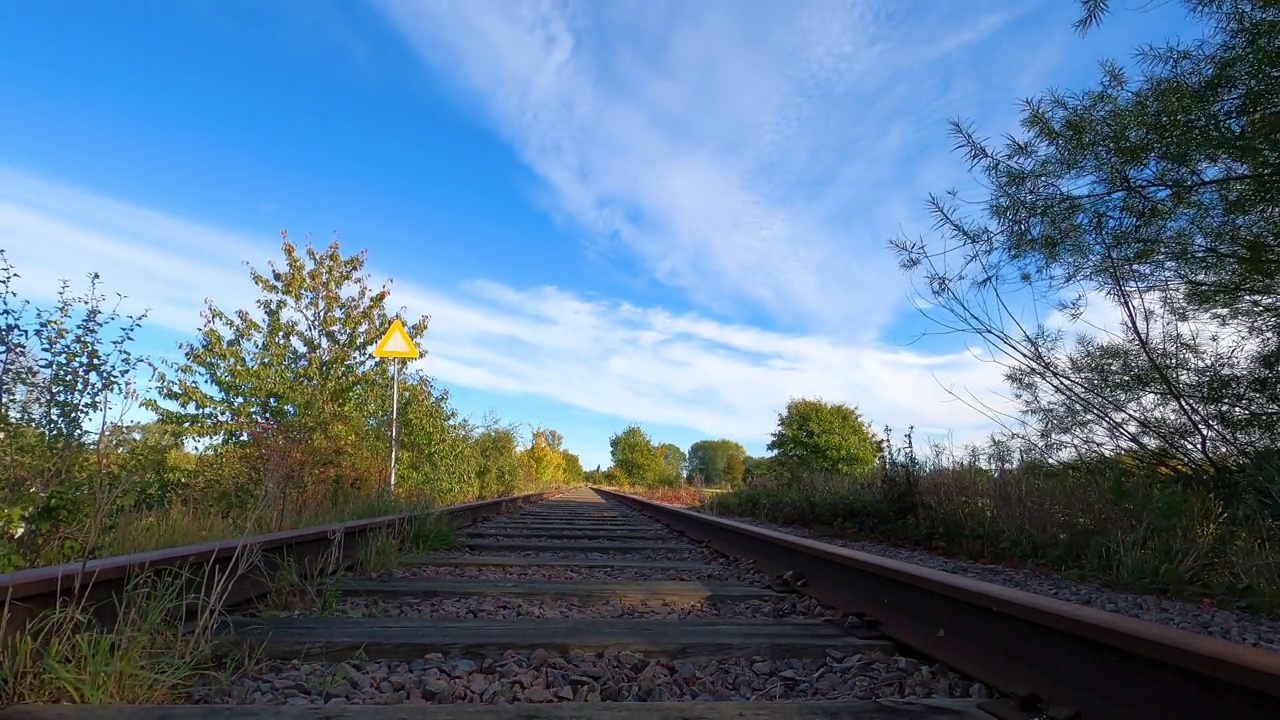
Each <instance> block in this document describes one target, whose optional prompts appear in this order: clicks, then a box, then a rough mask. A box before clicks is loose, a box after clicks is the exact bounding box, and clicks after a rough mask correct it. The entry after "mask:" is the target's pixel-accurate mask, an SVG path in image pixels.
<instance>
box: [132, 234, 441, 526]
mask: <svg viewBox="0 0 1280 720" xmlns="http://www.w3.org/2000/svg"><path fill="white" fill-rule="evenodd" d="M281 236H282V238H283V253H284V264H283V267H277V265H276V264H275V263H274V262H273V263H271V264H270V270H269V272H267V273H262V272H259V271H257V270H255V269H253V268H252V267H250V268H249V272H250V277H251V278H252V280H253V282H254V284H255V285H257V286H258V288H259V289H260V290H261V291H262V296H261V298H259V300H258V301H257V303H256V304H257V313H256V314H255V313H253V312H251V311H249V310H247V309H241V310H238V311H235V312H233V313H228V312H225V311H223V310H221V309H219V308H218V307H217V306H216V305H214V304H213V302H212V301H209V302H208V303H207V309H206V311H205V312H204V313H203V317H204V320H205V325H204V328H203V330H202V332H201V334H200V338H199V340H197V341H195V342H187V343H181V344H180V345H179V349H180V350H181V351H182V355H183V360H182V361H181V362H165V363H162V365H161V367H158V368H157V373H156V382H157V396H158V400H153V401H150V402H149V407H150V408H151V409H152V410H153V411H154V412H155V413H156V414H157V416H158V417H159V419H160V421H161V422H163V423H165V424H170V425H179V426H181V427H184V428H186V429H187V431H188V432H189V433H190V434H191V435H192V436H194V437H197V438H209V439H212V440H214V441H215V442H220V443H224V444H225V443H248V444H250V445H251V446H253V447H256V448H259V449H260V450H261V452H262V453H264V454H262V455H261V463H262V469H263V470H264V471H270V473H271V474H272V475H273V476H274V477H273V480H275V481H278V483H279V484H280V488H279V490H280V492H281V493H282V499H281V503H282V505H281V506H282V507H283V503H284V502H285V499H284V497H285V496H287V495H289V494H292V495H294V496H298V495H300V494H302V493H304V490H303V488H304V487H305V486H307V485H308V484H310V483H313V482H322V483H323V484H324V485H326V486H327V488H311V489H308V490H306V491H305V492H315V491H317V490H319V491H322V492H323V491H325V490H326V489H327V491H328V492H330V493H334V492H339V491H341V490H342V489H343V488H344V487H347V486H351V487H354V486H359V485H361V484H367V483H369V482H370V481H371V480H376V479H377V478H378V477H379V476H380V474H374V473H372V472H369V471H370V470H371V468H370V467H368V466H369V463H370V462H372V460H368V459H367V457H368V454H369V453H370V452H372V451H373V448H374V447H376V446H377V445H382V442H378V443H377V445H375V444H374V442H372V441H371V436H370V433H371V432H375V431H376V432H377V433H378V435H381V436H382V437H385V435H383V433H384V432H385V427H379V426H378V425H376V424H375V425H371V423H370V420H371V419H374V418H382V417H385V416H387V415H389V410H390V404H389V402H387V403H385V404H384V403H382V402H381V399H382V398H383V397H384V396H385V395H387V394H389V391H390V386H391V377H390V375H391V373H390V368H389V367H388V365H387V363H385V362H379V361H377V360H376V359H375V358H373V357H372V356H371V355H370V348H371V347H372V346H373V345H374V344H375V343H376V342H377V341H378V339H379V337H380V336H381V334H382V333H383V332H384V331H385V330H386V328H387V327H388V326H389V325H390V322H391V319H392V316H391V314H390V313H389V312H388V311H387V309H386V300H387V297H388V295H389V290H388V287H387V286H386V285H384V286H383V287H382V288H381V289H379V290H374V289H372V288H371V287H370V286H369V284H368V276H367V275H364V274H362V270H363V268H364V263H365V252H364V251H361V252H359V253H357V254H355V255H352V256H349V257H345V256H344V255H343V254H342V251H341V248H340V246H339V244H338V241H337V239H336V238H335V240H334V241H333V242H332V243H330V245H329V246H328V248H327V249H325V250H323V251H317V250H316V249H315V248H313V247H311V246H308V247H307V248H306V250H305V252H304V253H299V252H298V250H297V248H296V247H295V246H294V245H293V244H292V243H291V242H289V240H288V235H287V233H284V232H282V233H281ZM428 320H429V318H427V317H426V316H423V317H421V318H420V319H418V320H416V321H414V322H412V323H410V324H409V326H408V327H407V330H408V332H409V334H410V336H413V337H420V336H421V335H422V334H423V333H424V332H425V331H426V328H427V323H428ZM415 387H416V385H415V383H414V382H413V381H409V382H407V383H406V387H405V390H406V398H405V399H406V411H407V413H408V415H409V416H410V417H411V416H412V412H413V411H412V409H411V408H412V406H414V405H415V404H416V403H415V401H414V398H415V396H416V395H415V390H414V388H415ZM421 392H422V393H426V395H430V391H429V389H427V388H425V387H423V388H421ZM419 394H421V393H419ZM424 397H425V396H424ZM388 399H389V398H388ZM426 402H428V403H430V402H431V400H427V401H426ZM162 403H168V404H169V405H165V404H162ZM384 408H385V409H384ZM410 422H411V421H410ZM383 425H384V426H385V421H384V423H383ZM406 439H408V438H406ZM379 440H381V438H379ZM378 452H383V450H382V449H381V448H379V450H378ZM360 453H364V454H365V455H366V458H365V459H363V460H362V459H361V458H359V457H356V455H358V454H360ZM382 466H384V467H385V462H384V463H382ZM248 480H249V481H250V482H252V479H248Z"/></svg>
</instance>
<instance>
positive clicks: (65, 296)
mask: <svg viewBox="0 0 1280 720" xmlns="http://www.w3.org/2000/svg"><path fill="white" fill-rule="evenodd" d="M17 277H18V274H17V272H16V271H15V269H14V267H13V266H12V265H10V264H9V262H8V260H7V258H6V257H5V255H4V252H3V250H0V462H3V463H4V465H5V470H6V472H5V477H6V482H5V483H4V485H3V487H0V493H2V495H0V569H8V568H13V567H16V566H21V565H25V564H29V563H42V562H50V563H52V562H62V561H67V560H71V559H74V558H80V557H87V556H91V555H92V554H93V553H94V551H95V549H96V545H97V543H98V542H99V540H101V539H102V538H103V535H104V533H105V532H107V531H108V530H109V528H110V525H111V524H112V523H113V522H114V513H115V511H116V510H117V509H118V504H119V502H120V501H121V497H122V496H123V495H124V494H125V493H126V492H127V487H126V486H125V481H126V480H128V479H129V478H128V476H125V475H122V474H121V472H120V471H119V467H118V465H117V464H116V463H115V462H114V460H115V458H114V451H115V448H114V445H113V438H114V437H115V436H116V435H117V434H118V433H117V431H116V427H117V426H118V425H119V417H120V416H121V415H122V414H123V413H124V412H125V411H126V410H127V409H128V406H129V404H130V403H131V402H132V401H133V399H134V397H135V393H134V390H133V384H134V382H135V379H136V378H135V371H136V369H137V368H138V364H139V360H138V358H137V357H136V356H135V355H134V354H133V351H132V345H133V339H134V334H135V333H136V331H137V330H138V328H139V326H140V323H141V319H142V318H141V317H129V316H122V315H120V314H119V312H118V311H117V307H118V306H117V307H112V306H109V305H107V304H106V297H105V295H104V294H103V293H102V292H101V290H100V279H99V276H98V275H97V274H96V273H94V274H91V275H90V276H89V289H88V291H87V292H85V293H83V294H76V293H74V292H72V290H71V287H70V283H68V282H66V281H64V282H62V283H61V287H60V288H59V290H58V296H57V300H56V301H55V302H54V303H53V304H52V306H51V307H38V306H32V305H30V304H29V303H27V302H25V301H21V300H19V299H18V295H17V292H16V291H15V290H14V289H13V280H14V279H15V278H17Z"/></svg>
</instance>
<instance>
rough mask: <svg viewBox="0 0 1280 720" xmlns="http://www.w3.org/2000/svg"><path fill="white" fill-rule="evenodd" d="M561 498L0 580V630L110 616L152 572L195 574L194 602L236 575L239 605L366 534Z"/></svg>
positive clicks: (331, 562) (347, 559)
mask: <svg viewBox="0 0 1280 720" xmlns="http://www.w3.org/2000/svg"><path fill="white" fill-rule="evenodd" d="M561 492H563V491H562V490H552V491H548V492H539V493H528V494H525V495H513V496H509V497H502V498H495V499H493V500H480V501H477V502H471V503H466V504H462V505H450V506H446V507H442V508H437V509H435V510H432V511H429V512H426V513H418V514H412V513H410V514H399V515H384V516H381V517H374V518H366V519H362V520H349V521H344V522H335V523H329V524H326V525H316V526H312V527H307V528H300V529H297V530H284V531H280V532H273V533H266V534H262V535H252V536H247V537H243V538H233V539H227V540H216V541H210V542H204V543H199V544H196V545H186V546H182V547H176V548H169V549H165V550H152V551H148V552H140V553H133V554H129V555H117V556H114V557H107V558H100V559H96V560H88V561H84V562H75V563H67V564H64V565H53V566H47V567H37V568H29V569H26V570H18V571H16V572H10V573H0V611H2V612H3V615H0V619H2V622H0V625H3V627H4V632H5V634H9V633H13V632H15V631H17V630H18V629H19V628H21V627H22V626H23V625H25V624H26V622H28V621H29V620H30V619H31V618H32V617H35V616H36V615H37V614H39V613H40V612H42V611H44V610H46V609H48V608H51V607H54V606H56V605H57V604H58V603H59V602H60V601H62V600H64V599H66V598H83V599H86V600H87V601H88V602H89V603H90V604H92V605H94V606H95V607H96V608H97V609H98V612H99V614H100V615H102V616H103V617H107V616H110V615H111V613H112V612H113V608H112V605H111V603H104V602H101V601H103V600H110V599H112V598H115V597H119V596H120V595H122V594H123V593H124V591H125V589H126V588H127V587H128V583H129V582H130V581H131V580H132V579H134V578H136V577H138V576H139V575H140V574H142V573H144V572H146V571H153V570H164V569H176V570H195V569H198V570H199V571H200V572H199V576H198V577H193V578H189V581H190V582H189V585H190V587H189V591H190V592H192V593H196V594H197V595H196V596H197V597H198V596H203V595H204V594H205V593H207V592H209V591H210V590H211V588H212V586H213V584H214V583H216V582H217V581H218V579H219V578H227V577H228V573H234V581H233V582H231V586H230V587H229V588H227V592H226V598H225V603H226V604H235V603H239V602H244V601H245V600H249V599H252V598H254V597H257V596H259V595H261V594H263V593H264V592H266V591H268V590H269V589H270V587H271V582H270V580H271V577H272V575H273V574H275V573H276V572H278V571H279V570H280V569H281V568H282V567H284V565H285V564H286V563H287V562H291V563H293V564H295V566H296V565H298V564H301V565H302V566H304V567H306V566H312V567H315V566H316V565H317V564H318V563H324V564H326V566H329V567H332V568H333V569H337V568H339V567H343V566H346V565H348V564H349V563H351V562H352V561H353V560H354V558H355V556H356V552H357V551H358V548H359V541H360V540H361V539H363V538H364V537H366V536H368V535H369V534H371V533H378V532H382V531H389V530H392V529H394V528H397V527H399V526H401V525H403V524H405V523H407V522H410V521H413V520H416V519H420V518H425V517H431V516H437V517H443V518H446V519H448V520H449V522H450V524H451V525H452V526H453V527H463V526H466V525H470V524H472V523H474V522H476V521H478V520H481V519H484V518H486V517H490V516H492V515H496V514H500V513H504V512H508V511H510V510H513V509H515V508H517V507H520V506H523V505H528V504H530V503H534V502H538V501H539V500H544V499H547V498H549V497H553V496H555V495H558V494H560V493H561ZM256 553H261V555H260V557H259V558H258V561H257V562H256V565H255V566H254V567H252V568H247V569H244V568H242V570H247V571H242V572H236V568H237V564H240V565H241V566H242V565H243V564H244V562H245V560H246V558H247V557H250V556H253V555H254V554H256Z"/></svg>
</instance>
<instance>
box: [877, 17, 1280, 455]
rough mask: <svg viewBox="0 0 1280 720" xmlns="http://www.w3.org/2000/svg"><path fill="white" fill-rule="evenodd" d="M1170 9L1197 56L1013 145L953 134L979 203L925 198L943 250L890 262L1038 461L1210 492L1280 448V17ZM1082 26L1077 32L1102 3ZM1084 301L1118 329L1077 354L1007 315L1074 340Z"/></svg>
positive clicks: (1138, 77)
mask: <svg viewBox="0 0 1280 720" xmlns="http://www.w3.org/2000/svg"><path fill="white" fill-rule="evenodd" d="M1183 5H1184V6H1185V7H1186V8H1187V9H1188V11H1189V13H1190V14H1191V16H1192V17H1193V18H1194V19H1195V20H1197V21H1199V22H1200V23H1202V26H1203V28H1202V29H1203V30H1204V39H1203V40H1200V39H1196V40H1191V41H1185V42H1184V41H1177V42H1174V43H1171V44H1168V45H1165V46H1163V47H1157V46H1151V47H1144V48H1142V49H1141V50H1140V51H1139V53H1138V59H1139V64H1140V67H1141V70H1140V71H1139V72H1133V73H1130V72H1126V71H1125V70H1124V69H1122V68H1121V67H1120V66H1119V65H1118V64H1116V63H1114V62H1106V63H1104V64H1103V66H1102V76H1101V78H1100V80H1099V81H1098V82H1097V83H1096V84H1095V85H1093V86H1092V87H1090V88H1088V89H1086V90H1084V91H1081V92H1072V93H1068V92H1059V91H1050V92H1044V93H1041V94H1039V95H1037V96H1036V97H1034V98H1031V99H1029V100H1027V101H1025V102H1024V103H1023V110H1022V133H1021V134H1020V136H1018V137H1008V138H1006V139H1005V140H1004V141H1003V142H1001V143H992V142H988V141H986V140H983V139H981V138H980V137H979V136H978V135H977V131H976V130H975V129H974V128H973V127H972V126H971V125H969V124H966V123H961V122H955V123H953V131H952V132H953V136H954V138H955V140H956V144H957V147H958V149H959V150H960V151H961V152H962V153H963V155H964V156H965V159H966V161H967V162H968V163H969V164H970V166H971V168H972V169H973V170H974V171H975V173H976V174H977V175H978V177H979V180H980V184H981V185H982V186H983V187H984V188H987V189H988V191H989V195H988V197H987V198H986V199H985V200H984V201H982V202H977V203H975V202H968V201H961V200H959V198H958V197H957V196H956V195H955V193H949V194H948V195H947V196H946V197H945V198H944V197H938V196H932V197H931V198H930V201H929V205H930V208H931V210H932V212H933V214H934V216H935V218H936V220H937V225H938V227H939V228H941V230H942V234H943V235H942V237H941V238H940V239H939V242H936V243H932V242H926V241H925V240H922V239H907V238H902V239H899V240H896V241H894V242H893V245H894V247H895V248H896V249H897V251H898V252H899V255H900V258H901V261H902V265H903V267H904V268H906V269H908V270H912V271H919V272H920V273H921V275H922V278H923V279H924V281H925V284H926V285H927V288H928V291H927V292H928V295H929V297H928V300H929V302H930V304H931V307H932V308H934V310H932V311H931V312H933V313H934V315H935V318H936V319H937V320H938V322H939V323H941V324H942V325H943V326H944V327H945V328H946V329H947V330H948V331H950V332H956V331H960V332H968V333H973V334H976V335H977V336H979V337H981V338H982V339H983V340H984V341H985V342H987V343H988V344H990V345H991V346H992V347H993V348H994V349H995V350H997V351H998V354H997V357H1005V358H1007V360H1005V362H1007V366H1006V367H1007V372H1006V379H1007V381H1008V382H1009V384H1010V386H1011V388H1012V390H1013V393H1012V397H1013V399H1014V401H1015V402H1016V403H1017V404H1018V406H1019V408H1020V410H1021V414H1022V418H1023V419H1024V420H1025V422H1026V424H1027V427H1026V428H1025V434H1026V435H1027V436H1028V438H1029V440H1030V441H1031V442H1034V443H1035V444H1036V445H1038V446H1039V447H1041V448H1042V449H1044V450H1046V451H1048V452H1051V453H1057V454H1067V453H1072V454H1089V455H1093V456H1099V457H1105V456H1111V455H1114V454H1116V453H1121V452H1123V453H1126V454H1128V455H1130V456H1131V457H1134V458H1136V459H1139V460H1140V461H1141V462H1142V463H1144V464H1146V465H1149V466H1153V467H1154V466H1158V465H1161V464H1163V463H1165V462H1166V461H1167V460H1169V459H1170V458H1172V459H1173V460H1175V461H1176V462H1178V463H1180V464H1182V465H1183V466H1186V467H1195V468H1199V469H1200V470H1201V471H1202V472H1210V473H1212V472H1218V471H1219V470H1220V469H1221V467H1222V466H1223V465H1230V464H1234V463H1236V462H1239V461H1240V460H1241V459H1243V458H1246V457H1247V456H1249V455H1250V454H1251V453H1254V452H1259V451H1268V450H1271V449H1274V448H1276V447H1280V423H1276V421H1275V419H1276V416H1277V414H1280V232H1277V229H1278V224H1280V219H1278V218H1280V215H1278V214H1277V211H1278V208H1280V204H1278V203H1277V198H1278V197H1280V171H1277V163H1278V162H1280V161H1278V160H1277V158H1280V132H1277V121H1276V115H1275V107H1276V98H1277V97H1280V45H1278V44H1277V43H1276V42H1275V38H1276V37H1277V35H1278V34H1280V7H1278V6H1277V5H1276V4H1275V3H1273V2H1233V3H1224V2H1219V1H1218V0H1187V1H1185V2H1183ZM1082 10H1083V13H1082V15H1083V16H1082V18H1081V21H1080V23H1079V25H1078V27H1079V29H1081V30H1082V31H1083V30H1086V29H1088V28H1090V27H1092V26H1094V25H1096V24H1098V23H1099V22H1100V21H1101V18H1102V17H1103V15H1105V12H1106V3H1105V2H1101V1H1100V0H1086V2H1084V3H1082ZM965 208H977V212H976V213H974V214H972V215H970V214H968V213H966V212H965ZM1091 298H1092V299H1093V300H1094V301H1095V302H1097V301H1099V300H1105V301H1108V302H1109V303H1110V304H1112V305H1114V306H1115V308H1116V309H1117V310H1118V318H1117V320H1118V327H1117V328H1116V329H1114V330H1106V331H1101V330H1097V329H1095V328H1091V327H1089V326H1088V325H1083V326H1081V325H1075V327H1076V328H1079V329H1081V330H1084V331H1086V332H1085V334H1083V335H1079V336H1077V337H1071V336H1070V335H1069V334H1068V333H1067V332H1064V331H1061V330H1059V329H1057V328H1055V327H1053V326H1047V325H1044V324H1039V323H1031V322H1028V318H1026V317H1020V316H1019V315H1018V313H1017V312H1015V311H1014V310H1013V309H1012V308H1020V307H1024V306H1025V305H1027V304H1028V302H1035V303H1037V304H1046V305H1047V304H1052V305H1053V306H1054V307H1055V309H1056V310H1058V311H1059V312H1060V313H1061V314H1062V315H1061V316H1063V317H1066V318H1067V319H1068V320H1071V321H1075V322H1084V321H1083V320H1080V318H1081V315H1082V313H1083V312H1084V310H1085V309H1086V307H1087V305H1088V302H1089V300H1090V299H1091ZM1038 314H1039V315H1041V316H1043V315H1048V314H1049V313H1048V312H1047V311H1044V310H1042V311H1041V312H1040V313H1038Z"/></svg>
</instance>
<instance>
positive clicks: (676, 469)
mask: <svg viewBox="0 0 1280 720" xmlns="http://www.w3.org/2000/svg"><path fill="white" fill-rule="evenodd" d="M658 455H659V456H660V457H661V459H662V468H663V481H664V483H665V484H671V485H678V484H680V481H681V480H683V479H684V470H685V465H686V464H687V462H688V458H687V457H686V456H685V454H684V450H681V449H680V447H679V446H678V445H674V444H672V443H663V444H661V445H659V446H658Z"/></svg>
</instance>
